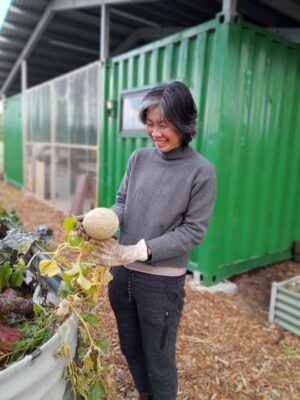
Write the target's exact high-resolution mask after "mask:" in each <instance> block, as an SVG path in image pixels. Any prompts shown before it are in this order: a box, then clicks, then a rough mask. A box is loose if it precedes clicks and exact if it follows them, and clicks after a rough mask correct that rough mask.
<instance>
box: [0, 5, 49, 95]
mask: <svg viewBox="0 0 300 400" xmlns="http://www.w3.org/2000/svg"><path fill="white" fill-rule="evenodd" d="M53 15H54V11H53V8H52V2H51V3H49V5H48V6H47V8H46V9H45V11H44V13H43V15H42V17H41V18H40V20H39V22H38V24H37V26H36V27H35V29H34V31H33V33H32V35H31V36H30V38H29V39H28V41H27V43H26V45H25V47H24V48H23V50H22V52H21V54H20V56H19V57H18V59H17V61H16V62H15V65H14V66H13V68H12V70H11V71H10V73H9V75H8V77H7V78H6V80H5V82H4V84H3V86H2V88H1V94H5V93H6V91H7V89H8V88H9V85H10V84H11V82H12V81H13V79H14V78H15V76H16V74H17V72H18V71H19V69H20V66H21V63H22V61H23V60H26V59H27V58H28V57H29V55H30V53H31V52H32V50H33V48H34V46H35V44H36V43H37V42H38V40H39V38H40V37H41V36H42V34H43V32H44V31H45V30H46V28H47V26H48V25H49V23H50V21H51V20H52V18H53Z"/></svg>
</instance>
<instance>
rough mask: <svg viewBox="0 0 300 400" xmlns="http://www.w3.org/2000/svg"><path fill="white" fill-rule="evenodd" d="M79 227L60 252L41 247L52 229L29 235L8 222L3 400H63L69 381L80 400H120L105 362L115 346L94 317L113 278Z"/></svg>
mask: <svg viewBox="0 0 300 400" xmlns="http://www.w3.org/2000/svg"><path fill="white" fill-rule="evenodd" d="M75 223H76V219H75V220H74V218H69V219H66V220H65V225H64V227H65V229H66V236H65V238H66V241H65V242H63V243H61V244H60V245H59V246H58V247H57V248H56V249H55V250H54V251H53V250H51V249H50V248H49V246H48V245H47V243H46V242H45V243H44V244H45V246H43V245H42V246H41V245H40V241H41V240H44V239H47V237H48V236H49V235H48V233H49V232H48V231H47V227H45V226H44V227H40V228H38V229H37V230H36V231H34V232H23V231H22V230H20V229H19V228H18V227H16V226H14V225H12V224H11V221H10V220H9V218H7V217H6V216H5V217H4V218H3V215H2V217H0V239H1V240H0V312H1V313H0V362H1V363H0V365H1V368H2V371H0V385H1V400H20V399H22V400H27V399H28V400H29V399H30V400H47V399H49V400H50V399H51V400H52V399H55V400H62V399H63V396H64V392H65V388H66V381H68V382H69V383H70V385H69V386H70V388H71V390H72V392H73V394H74V396H76V395H78V394H79V395H81V396H82V398H83V399H89V400H94V399H97V400H101V399H104V398H105V399H112V393H113V390H111V389H110V383H109V382H108V379H107V377H108V374H109V368H108V367H107V366H106V365H105V364H104V363H103V362H102V358H103V356H104V354H105V352H106V351H107V348H108V342H107V340H102V339H101V337H100V335H99V333H100V329H99V323H100V318H99V317H98V316H97V315H96V314H95V312H94V307H95V304H96V301H97V300H98V297H99V294H100V291H101V287H102V285H103V283H105V282H107V281H108V279H109V273H108V271H107V269H106V268H105V267H102V266H98V265H95V264H94V263H93V262H92V261H91V260H90V258H91V257H90V256H89V253H90V246H91V245H90V244H89V243H87V242H85V241H84V240H83V239H82V238H81V237H79V236H78V235H77V234H76V231H75V230H74V226H75ZM65 250H66V251H69V252H71V253H73V255H75V261H74V260H73V261H72V260H70V258H69V257H70V256H71V254H70V253H69V254H65V253H64V251H65ZM64 261H65V262H66V264H68V266H67V267H65V265H64ZM60 262H61V264H60V265H59V263H60ZM24 304H26V310H25V311H24V310H23V309H24V307H23V305H24ZM1 307H2V308H1ZM21 309H22V310H21ZM77 329H78V331H79V336H78V338H79V343H78V348H77V352H76V360H74V354H75V350H76V345H77ZM67 397H68V398H69V397H70V395H69V394H68V396H67Z"/></svg>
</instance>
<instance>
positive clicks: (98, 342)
mask: <svg viewBox="0 0 300 400" xmlns="http://www.w3.org/2000/svg"><path fill="white" fill-rule="evenodd" d="M95 343H96V345H97V346H98V347H100V349H101V350H102V351H104V353H107V352H108V349H109V341H108V340H107V339H98V340H96V341H95Z"/></svg>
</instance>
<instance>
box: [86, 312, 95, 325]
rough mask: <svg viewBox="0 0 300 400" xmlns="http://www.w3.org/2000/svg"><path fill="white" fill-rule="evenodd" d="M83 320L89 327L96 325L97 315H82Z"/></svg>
mask: <svg viewBox="0 0 300 400" xmlns="http://www.w3.org/2000/svg"><path fill="white" fill-rule="evenodd" d="M83 318H84V320H85V321H86V322H87V323H89V324H91V325H97V324H98V322H99V319H98V317H97V315H96V314H93V313H84V314H83Z"/></svg>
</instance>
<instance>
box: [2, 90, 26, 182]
mask: <svg viewBox="0 0 300 400" xmlns="http://www.w3.org/2000/svg"><path fill="white" fill-rule="evenodd" d="M3 115H4V175H5V180H6V181H7V182H10V183H12V184H14V185H17V186H20V187H22V186H23V133H22V96H21V95H18V96H14V97H11V98H9V99H6V100H5V102H4V113H3Z"/></svg>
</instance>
